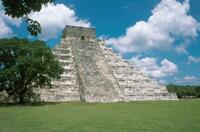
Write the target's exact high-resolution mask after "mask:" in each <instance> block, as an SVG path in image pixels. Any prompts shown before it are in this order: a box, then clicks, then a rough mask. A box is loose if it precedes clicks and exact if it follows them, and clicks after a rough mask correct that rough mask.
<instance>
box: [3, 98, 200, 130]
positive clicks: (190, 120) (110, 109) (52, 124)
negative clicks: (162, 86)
mask: <svg viewBox="0 0 200 132" xmlns="http://www.w3.org/2000/svg"><path fill="white" fill-rule="evenodd" d="M0 132H200V100H185V101H184V100H182V101H150V102H148V101H147V102H132V103H113V104H85V103H78V102H72V103H56V104H45V105H35V106H0Z"/></svg>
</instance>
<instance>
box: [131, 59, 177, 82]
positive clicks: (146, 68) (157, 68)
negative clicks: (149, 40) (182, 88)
mask: <svg viewBox="0 0 200 132" xmlns="http://www.w3.org/2000/svg"><path fill="white" fill-rule="evenodd" d="M130 62H132V63H133V64H135V65H136V66H137V67H138V68H140V69H141V71H143V72H144V73H147V74H148V75H149V76H151V77H153V78H162V77H167V76H171V75H174V74H176V73H177V72H178V66H177V65H176V64H174V63H173V62H171V61H169V60H167V59H163V60H162V61H161V62H160V64H157V59H156V58H150V57H146V58H140V57H139V56H137V57H133V58H132V59H130Z"/></svg>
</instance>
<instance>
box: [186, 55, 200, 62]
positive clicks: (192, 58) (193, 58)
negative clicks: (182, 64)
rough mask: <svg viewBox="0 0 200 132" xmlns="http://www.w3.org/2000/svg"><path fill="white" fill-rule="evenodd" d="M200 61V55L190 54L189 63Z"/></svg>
mask: <svg viewBox="0 0 200 132" xmlns="http://www.w3.org/2000/svg"><path fill="white" fill-rule="evenodd" d="M199 62H200V57H193V56H191V55H190V56H188V64H190V63H199Z"/></svg>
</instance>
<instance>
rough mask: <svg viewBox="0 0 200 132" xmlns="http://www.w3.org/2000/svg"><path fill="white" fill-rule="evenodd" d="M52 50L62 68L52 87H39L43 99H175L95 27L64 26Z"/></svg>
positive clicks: (114, 100)
mask: <svg viewBox="0 0 200 132" xmlns="http://www.w3.org/2000/svg"><path fill="white" fill-rule="evenodd" d="M53 53H54V54H55V56H56V57H57V59H58V60H59V62H60V63H61V65H62V66H63V68H64V73H63V74H62V76H61V79H59V80H54V81H53V82H52V84H53V88H52V89H44V90H41V100H43V101H85V102H119V101H124V102H129V101H136V100H176V99H177V96H176V94H172V93H168V91H167V89H166V87H165V86H160V85H159V84H158V83H157V82H156V81H154V80H152V79H150V78H149V77H148V76H146V75H144V74H143V73H142V72H141V71H140V70H139V69H137V68H136V67H135V66H134V65H130V64H129V63H128V62H126V61H125V60H124V59H122V58H121V56H119V55H117V54H115V53H114V52H113V51H112V49H110V48H107V47H106V46H105V43H104V41H100V40H97V39H96V30H95V29H91V28H83V27H74V26H66V27H65V30H64V32H63V36H62V40H61V44H59V45H57V46H56V47H55V49H54V50H53Z"/></svg>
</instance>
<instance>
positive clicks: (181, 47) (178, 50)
mask: <svg viewBox="0 0 200 132" xmlns="http://www.w3.org/2000/svg"><path fill="white" fill-rule="evenodd" d="M175 51H176V53H178V54H188V51H187V50H186V45H184V44H181V45H179V46H177V47H176V48H175Z"/></svg>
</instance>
